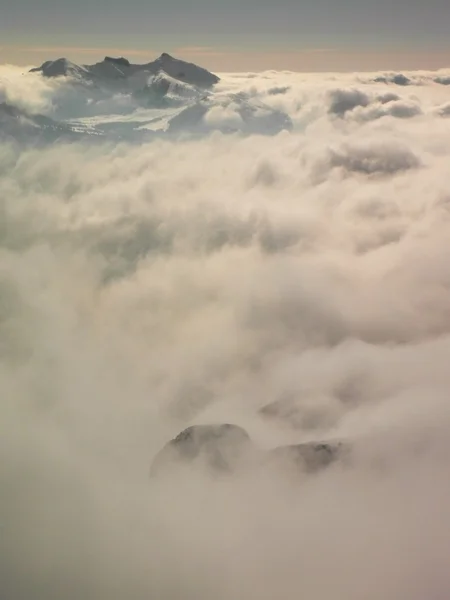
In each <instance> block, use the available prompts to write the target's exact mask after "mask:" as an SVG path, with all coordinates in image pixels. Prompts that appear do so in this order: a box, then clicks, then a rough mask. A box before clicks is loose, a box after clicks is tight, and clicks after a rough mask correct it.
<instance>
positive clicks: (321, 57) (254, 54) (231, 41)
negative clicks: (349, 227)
mask: <svg viewBox="0 0 450 600" xmlns="http://www.w3.org/2000/svg"><path fill="white" fill-rule="evenodd" d="M425 8H426V10H425ZM449 20H450V4H449V3H447V2H445V1H444V0H430V1H429V2H428V3H427V4H426V6H425V5H421V4H418V3H415V2H414V3H413V4H411V2H408V1H407V0H397V1H396V2H394V3H392V2H388V1H387V0H381V1H380V2H378V3H377V4H376V5H375V4H374V3H373V2H370V1H369V0H361V1H359V2H358V1H357V0H316V1H315V2H313V3H309V4H303V5H299V4H298V3H297V2H295V1H294V0H280V1H279V2H277V3H276V4H274V5H271V4H269V3H268V2H267V1H264V2H262V3H261V2H258V1H257V0H242V1H240V2H238V1H237V0H230V2H228V3H227V4H226V5H224V4H223V3H222V2H220V1H219V0H212V1H209V2H207V1H206V0H194V1H193V2H191V3H189V6H186V5H185V4H184V3H183V2H182V1H181V0H167V2H164V3H161V4H158V5H148V4H146V3H144V2H143V1H142V0H129V1H128V2H127V3H121V2H119V0H111V1H109V2H106V0H97V1H96V2H95V3H94V4H92V3H90V2H89V1H88V0H80V2H79V3H77V4H76V5H75V4H74V3H73V2H71V1H69V0H62V1H61V2H59V3H58V10H57V11H56V10H55V7H54V4H53V2H52V0H35V1H34V2H33V3H32V4H31V5H30V4H29V2H28V0H16V2H14V3H11V4H9V5H8V6H7V7H6V8H4V9H3V10H2V21H1V23H0V35H1V38H0V39H1V46H0V50H1V54H0V56H1V58H0V63H11V64H17V65H25V64H30V63H31V64H35V63H39V61H41V62H42V61H43V60H47V59H49V58H58V57H60V56H67V58H70V59H71V60H73V61H74V62H92V61H95V60H99V58H100V57H101V56H102V55H104V54H121V55H126V56H129V57H130V58H131V59H133V60H138V59H139V58H141V57H142V58H144V60H146V59H148V58H149V57H152V56H154V55H158V54H160V53H161V52H164V51H165V52H169V53H173V54H175V55H179V56H180V58H183V59H185V60H188V61H192V62H198V63H202V64H204V65H205V67H207V68H209V69H212V70H216V71H252V70H255V71H260V70H266V69H274V70H293V71H333V70H337V71H355V70H362V71H372V70H382V69H437V68H445V67H448V66H450V43H449V41H448V37H447V24H448V22H449Z"/></svg>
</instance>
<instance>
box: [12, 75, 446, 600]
mask: <svg viewBox="0 0 450 600" xmlns="http://www.w3.org/2000/svg"><path fill="white" fill-rule="evenodd" d="M6 73H7V72H6V71H5V70H3V71H2V74H3V75H2V84H1V85H2V88H1V89H2V92H1V93H2V95H3V97H4V99H5V102H7V103H8V105H13V106H15V107H17V108H18V109H20V110H23V111H25V112H26V113H27V114H32V113H38V112H39V113H45V114H47V115H52V114H53V115H54V114H55V111H56V112H57V111H58V110H60V111H62V110H63V105H62V104H61V103H60V98H61V97H63V96H62V94H64V97H65V98H67V97H70V98H72V99H73V101H74V103H76V102H78V101H79V97H78V96H77V95H76V92H73V90H72V89H68V88H66V87H65V85H66V83H59V82H58V83H51V84H48V83H46V82H41V83H42V86H41V87H39V86H38V87H29V86H30V84H29V81H30V79H29V77H28V76H24V77H19V75H18V74H17V72H16V71H14V69H12V68H11V69H10V70H9V71H8V73H9V75H8V77H6V76H4V75H5V74H6ZM441 75H442V77H444V76H446V75H445V74H438V75H437V74H421V73H419V74H407V77H408V80H409V81H410V82H412V83H411V84H410V85H403V84H404V83H405V82H404V81H403V80H402V84H400V85H398V81H397V82H396V81H395V80H394V78H393V77H391V76H390V75H389V76H387V75H386V74H375V75H373V76H364V78H363V77H359V76H340V75H332V74H331V75H327V76H323V77H318V76H308V77H307V76H302V75H293V74H289V73H273V72H269V73H264V74H261V75H252V74H247V75H242V74H241V75H229V76H225V77H224V78H223V81H222V83H221V84H220V87H219V90H218V94H223V95H224V96H225V97H226V98H231V97H232V95H233V94H245V95H246V98H250V99H252V98H253V99H254V100H255V103H256V104H257V103H258V102H261V103H264V105H268V106H270V107H272V108H273V109H276V110H277V111H279V112H280V113H284V114H287V115H288V116H289V117H290V119H291V120H292V123H293V131H291V132H287V131H282V132H280V133H279V134H278V135H260V134H255V133H251V132H250V134H248V135H239V134H236V133H235V134H232V135H226V134H223V133H221V132H220V131H219V132H218V131H215V132H214V131H213V132H212V133H207V135H206V134H205V135H202V136H201V137H198V136H197V137H196V138H195V139H189V138H188V139H177V140H174V139H171V138H165V139H155V140H154V141H152V142H151V143H145V144H142V143H141V144H132V143H112V142H110V143H97V144H93V143H91V142H89V141H88V140H84V139H83V140H81V141H77V142H72V143H69V142H67V143H66V142H60V143H59V144H54V145H45V146H36V145H31V146H30V145H28V144H22V143H17V142H14V141H11V140H10V139H9V140H8V141H5V142H3V143H1V144H0V395H1V398H2V409H1V412H2V418H1V419H0V448H1V455H2V457H3V460H2V462H1V466H0V489H1V490H2V499H1V501H0V525H1V529H0V536H1V537H0V539H1V541H2V543H1V544H0V567H1V570H0V588H1V590H2V594H3V595H4V596H5V598H15V599H16V600H22V599H23V600H28V599H29V598H34V599H37V600H41V599H42V600H44V599H45V600H50V599H55V600H56V599H57V598H58V599H59V598H67V599H72V598H73V599H74V600H75V599H76V600H78V599H79V598H80V597H84V598H86V599H88V598H93V599H94V598H95V599H96V600H103V599H105V600H106V599H108V600H112V599H116V598H117V600H119V599H120V600H122V599H123V598H131V599H133V600H135V599H136V600H141V599H144V598H145V599H148V598H167V599H171V600H172V599H180V600H181V599H183V600H186V599H191V598H192V599H194V598H195V599H196V600H199V599H205V600H206V599H210V598H217V599H219V600H222V599H223V600H241V599H242V600H244V599H246V600H248V599H249V598H261V599H262V600H272V599H273V598H280V599H281V600H287V599H291V598H293V597H305V598H312V599H314V600H325V598H326V599H328V598H330V596H332V597H333V598H335V599H336V600H340V599H342V600H344V599H345V600H360V599H361V598H362V597H364V598H367V600H372V599H374V600H375V599H378V598H380V597H381V596H382V597H383V598H385V599H387V600H389V599H392V600H394V599H396V600H423V598H425V597H426V598H430V599H431V598H432V599H433V600H440V599H441V598H442V599H443V598H445V597H447V592H448V589H449V586H450V578H449V574H448V568H447V565H446V561H447V558H446V557H447V556H448V553H449V550H450V536H449V532H448V531H447V528H448V526H447V524H448V523H450V509H449V506H448V501H447V498H448V494H449V492H450V483H449V481H448V475H447V474H448V464H449V458H450V443H449V439H450V438H449V435H448V434H449V430H450V406H449V400H448V397H449V394H448V392H449V388H450V374H449V370H448V353H449V351H450V317H449V306H450V267H449V265H450V261H449V250H448V239H449V234H450V200H449V198H450V196H449V191H448V156H447V153H448V140H449V131H448V121H447V119H445V118H444V117H445V116H448V113H449V111H448V87H446V86H445V85H442V83H440V82H437V81H436V77H437V76H439V77H440V76H441ZM381 77H383V78H384V79H383V80H381V79H380V78H381ZM405 77H406V75H405ZM32 81H33V82H34V81H35V79H33V80H32ZM39 85H41V84H39ZM28 92H29V93H28ZM66 106H67V105H66ZM221 106H222V108H221V109H220V110H219V108H216V109H214V111H213V110H211V111H210V113H209V114H208V115H207V117H206V120H207V122H209V123H211V122H212V123H217V122H226V123H227V124H229V123H235V122H236V121H237V120H238V118H239V114H238V113H237V112H236V111H234V107H233V105H232V104H231V103H228V104H227V103H224V104H223V105H221ZM446 107H447V108H446ZM208 132H209V130H208ZM246 133H249V132H246ZM266 133H267V132H266ZM269 133H271V132H269ZM273 403H277V404H276V405H277V407H278V408H279V409H278V410H275V411H269V414H268V413H267V411H265V412H264V411H263V412H261V409H262V408H263V407H266V406H268V405H270V404H273ZM211 422H217V423H223V422H231V423H236V424H237V425H240V426H242V427H244V428H245V429H246V431H248V433H249V434H250V435H251V437H252V439H253V440H255V441H256V443H258V444H259V445H260V446H261V447H266V448H272V447H275V446H277V445H279V444H285V443H294V442H300V441H302V442H303V441H308V440H319V439H320V440H321V439H331V438H333V439H343V440H347V441H348V442H349V443H351V444H352V446H353V448H354V460H353V463H352V466H351V467H345V468H344V467H341V466H339V465H338V466H336V467H335V468H331V469H329V470H327V471H325V472H324V473H322V474H321V475H318V476H316V477H311V478H310V477H305V478H302V477H300V478H297V477H292V475H291V473H282V472H279V473H276V472H270V473H268V472H264V473H263V472H255V473H253V474H247V476H246V477H243V476H238V475H237V476H236V477H232V478H228V479H218V480H214V479H212V478H211V477H210V476H209V475H206V474H205V473H203V472H201V471H196V470H193V471H192V472H191V473H190V474H189V475H188V477H186V478H183V477H180V478H177V479H171V478H169V479H167V480H164V481H163V482H160V483H157V482H150V481H149V479H148V471H149V466H150V463H151V460H152V458H153V457H154V456H155V455H156V454H157V452H158V451H159V450H160V448H161V447H162V446H163V445H164V444H165V442H166V441H167V440H168V439H170V438H171V437H173V436H174V435H176V434H177V433H178V432H179V431H180V430H181V429H183V428H184V427H186V426H187V425H190V424H193V423H211Z"/></svg>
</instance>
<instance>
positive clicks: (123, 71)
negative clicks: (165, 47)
mask: <svg viewBox="0 0 450 600" xmlns="http://www.w3.org/2000/svg"><path fill="white" fill-rule="evenodd" d="M31 72H38V73H42V75H44V76H45V77H61V76H70V77H75V78H77V79H80V80H86V81H92V82H94V83H95V82H103V83H106V82H108V81H110V82H117V81H122V82H123V81H124V80H132V81H133V80H134V81H136V83H137V82H139V81H142V80H143V79H145V78H147V79H148V77H150V76H152V75H158V74H159V73H165V74H167V75H168V76H169V77H172V78H173V79H176V80H178V81H182V82H185V83H188V84H190V85H195V86H198V87H204V88H210V87H212V86H213V85H214V84H216V83H218V82H219V81H220V79H219V77H218V76H217V75H214V74H213V73H210V72H209V71H208V70H207V69H204V68H202V67H199V66H197V65H194V64H193V63H189V62H186V61H184V60H180V59H178V58H174V57H173V56H170V54H167V53H166V52H163V54H161V56H160V57H159V58H157V59H156V60H154V61H152V62H149V63H146V64H142V65H137V64H133V63H131V62H130V61H129V60H127V59H126V58H123V57H120V58H112V57H110V56H106V57H105V58H104V59H103V60H102V61H101V62H98V63H95V64H93V65H77V64H75V63H73V62H71V61H70V60H68V59H67V58H58V59H57V60H48V61H46V62H44V63H43V64H42V65H41V66H40V67H36V68H34V69H31Z"/></svg>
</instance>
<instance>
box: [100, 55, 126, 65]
mask: <svg viewBox="0 0 450 600" xmlns="http://www.w3.org/2000/svg"><path fill="white" fill-rule="evenodd" d="M103 62H111V63H114V64H115V65H121V66H122V67H129V66H130V65H131V63H130V61H129V60H127V59H126V58H124V57H123V56H121V57H120V58H113V57H112V56H105V58H104V59H103Z"/></svg>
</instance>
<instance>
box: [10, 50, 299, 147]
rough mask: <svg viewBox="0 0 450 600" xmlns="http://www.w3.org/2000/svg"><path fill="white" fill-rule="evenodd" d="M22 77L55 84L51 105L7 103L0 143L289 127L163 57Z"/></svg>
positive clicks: (188, 66)
mask: <svg viewBox="0 0 450 600" xmlns="http://www.w3.org/2000/svg"><path fill="white" fill-rule="evenodd" d="M26 76H27V77H32V78H34V77H40V76H42V77H43V78H45V79H49V78H51V79H52V80H54V81H52V82H51V85H50V86H49V90H47V91H48V93H50V94H51V98H50V100H51V102H50V106H49V108H48V109H47V112H46V114H45V115H43V114H31V113H29V112H26V111H24V110H23V109H22V108H19V107H15V106H14V105H13V103H11V102H9V101H7V103H6V102H5V103H4V104H3V105H0V137H3V138H4V137H7V138H11V139H18V140H27V139H28V140H34V141H36V140H37V141H39V142H53V141H55V140H59V139H61V138H70V139H74V138H75V139H84V138H86V137H89V138H90V139H100V140H102V139H108V140H113V141H124V140H126V141H129V142H141V141H146V140H149V139H152V138H154V137H160V136H171V137H179V136H186V135H194V136H199V135H205V134H208V133H210V132H212V131H221V132H222V133H241V134H244V135H247V134H252V133H258V134H263V135H274V134H276V133H278V132H279V131H282V130H290V129H292V122H291V120H290V118H289V116H288V115H287V114H286V113H284V112H283V111H282V110H280V109H278V108H274V107H273V106H269V105H267V104H265V103H263V102H261V101H260V100H259V99H258V97H257V96H255V95H254V94H252V93H249V92H245V93H244V92H239V91H236V90H235V89H230V88H228V87H227V86H226V85H224V84H223V82H221V81H220V79H219V77H218V76H217V75H215V74H213V73H211V72H209V71H207V70H206V69H204V68H202V67H199V66H197V65H194V64H192V63H188V62H186V61H183V60H179V59H177V58H174V57H172V56H170V55H169V54H166V53H163V54H161V56H160V57H159V58H157V59H156V60H154V61H153V62H149V63H146V64H143V65H136V64H132V63H130V62H129V61H128V60H127V59H126V58H111V57H105V58H104V60H102V61H101V62H98V63H95V64H93V65H77V64H75V63H73V62H71V61H69V60H68V59H66V58H59V59H57V60H52V61H46V62H44V63H43V64H42V65H41V66H40V67H36V68H33V69H31V71H30V74H29V75H26ZM42 83H43V84H44V82H42ZM45 85H46V84H45ZM0 102H1V100H0Z"/></svg>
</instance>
